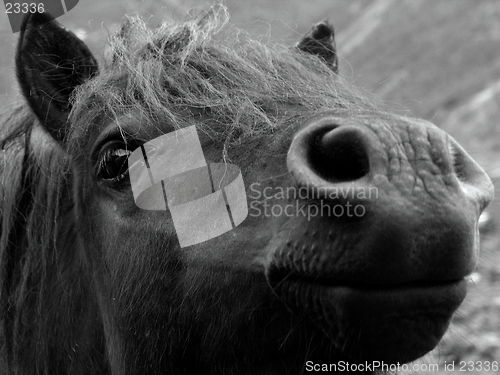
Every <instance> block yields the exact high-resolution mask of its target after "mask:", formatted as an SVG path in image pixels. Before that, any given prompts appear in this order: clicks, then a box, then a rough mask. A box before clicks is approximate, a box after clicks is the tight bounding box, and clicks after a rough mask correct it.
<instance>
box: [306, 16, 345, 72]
mask: <svg viewBox="0 0 500 375" xmlns="http://www.w3.org/2000/svg"><path fill="white" fill-rule="evenodd" d="M296 47H297V48H298V49H299V50H301V51H303V52H307V53H310V54H313V55H317V56H320V57H321V58H323V60H325V62H326V63H327V64H328V65H329V66H330V67H331V68H332V70H333V71H334V72H335V73H338V66H339V64H338V58H337V48H336V45H335V32H334V30H333V26H332V25H330V24H329V23H328V22H326V21H325V22H320V23H318V24H317V25H314V26H313V28H312V29H311V31H309V32H308V33H307V34H306V35H305V36H304V37H303V38H302V39H301V40H300V42H298V43H297V46H296Z"/></svg>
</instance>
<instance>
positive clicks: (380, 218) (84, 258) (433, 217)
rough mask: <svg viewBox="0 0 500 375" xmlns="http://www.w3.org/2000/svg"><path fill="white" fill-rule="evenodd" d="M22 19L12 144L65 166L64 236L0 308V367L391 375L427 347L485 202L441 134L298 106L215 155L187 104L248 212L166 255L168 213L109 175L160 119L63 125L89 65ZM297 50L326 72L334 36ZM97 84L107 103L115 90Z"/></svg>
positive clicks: (413, 123)
mask: <svg viewBox="0 0 500 375" xmlns="http://www.w3.org/2000/svg"><path fill="white" fill-rule="evenodd" d="M29 17H31V18H29ZM29 17H28V18H27V20H26V21H25V29H26V30H24V31H23V33H22V35H21V37H20V43H19V46H18V53H17V57H16V67H17V73H18V78H19V81H20V84H21V87H22V90H23V94H24V96H25V98H26V100H27V102H28V106H29V109H30V111H31V112H32V113H33V114H34V115H36V117H37V119H38V120H36V121H35V125H34V130H33V131H32V132H31V133H30V134H31V137H32V139H31V146H32V147H33V149H34V150H35V151H36V152H39V153H42V152H48V151H47V150H42V151H40V149H41V148H42V147H41V146H39V149H37V148H36V147H35V146H36V145H40V144H41V143H42V142H41V141H40V139H45V141H44V142H45V143H44V144H43V147H45V148H46V149H51V150H52V151H51V152H53V154H50V155H54V156H53V157H54V158H55V157H59V158H62V156H61V155H64V158H65V159H64V160H68V167H67V169H66V170H65V171H66V174H65V175H64V176H63V177H64V178H61V181H62V182H61V184H66V185H63V186H64V188H61V189H60V194H61V195H62V196H61V197H59V198H60V201H61V206H62V207H63V208H62V209H61V212H62V213H61V216H60V217H57V218H51V220H52V219H53V220H54V221H57V223H58V225H59V226H60V227H61V228H65V229H64V230H60V231H59V232H58V233H57V235H54V237H56V238H57V241H55V242H56V243H55V245H54V248H51V249H49V250H47V251H46V252H45V253H46V254H48V256H47V259H46V263H47V264H48V265H49V266H47V268H48V269H49V271H51V272H49V271H46V270H45V269H44V272H45V274H43V272H39V273H37V272H38V268H36V267H37V265H35V266H33V267H32V268H34V269H35V271H33V274H34V275H35V276H33V277H38V274H42V277H43V276H44V277H45V279H42V280H41V281H39V280H37V279H34V280H35V281H36V283H37V284H35V285H42V281H43V282H45V284H43V285H48V287H47V290H48V291H49V292H50V298H41V299H40V300H39V301H38V300H36V301H37V303H39V304H38V305H36V304H33V305H32V308H31V309H30V308H29V307H25V306H29V305H28V302H29V301H28V302H27V303H26V305H25V306H23V308H24V310H23V309H21V313H19V314H17V315H15V314H14V313H13V314H12V316H13V317H14V318H16V319H17V320H16V321H22V322H23V324H25V325H23V324H18V325H17V326H15V327H14V328H12V327H11V326H9V325H8V324H6V325H5V327H7V328H9V327H10V328H11V333H9V334H10V336H9V337H11V338H10V340H11V341H12V342H14V343H15V344H16V345H17V346H16V345H14V344H12V345H11V347H12V348H14V349H9V350H10V354H9V355H10V357H9V358H13V359H10V362H9V363H10V364H11V365H9V366H10V368H11V369H14V370H12V373H24V374H28V373H30V374H31V373H33V374H35V373H37V374H38V373H40V372H39V371H44V372H43V373H44V374H51V375H52V374H66V373H74V374H76V373H78V374H90V373H95V374H98V373H99V374H101V373H106V374H113V375H118V374H120V375H121V374H259V375H266V374H269V375H270V374H302V373H304V372H305V371H308V372H309V369H310V368H308V367H306V366H307V363H309V365H312V364H337V363H339V362H340V361H346V362H349V363H351V364H365V363H366V362H367V361H380V362H382V361H383V362H384V363H386V364H396V363H405V362H409V361H412V360H415V359H417V358H419V357H420V356H422V355H424V354H425V353H427V352H428V351H430V350H432V349H433V348H434V347H435V346H436V345H437V343H438V342H439V340H440V338H441V337H442V336H443V334H444V332H445V331H446V329H447V327H448V324H449V322H450V319H451V317H452V314H453V313H454V311H455V310H456V309H457V308H458V306H459V305H460V303H461V302H462V301H463V299H464V298H465V295H466V291H467V285H466V284H467V282H466V278H467V276H468V275H469V274H470V273H471V272H472V271H473V269H474V266H475V264H476V262H477V259H478V251H479V233H478V225H477V223H478V218H479V215H480V213H481V211H482V210H483V209H484V208H485V207H486V205H487V204H488V203H489V201H490V200H491V199H492V197H493V186H492V183H491V181H490V179H489V178H488V176H487V175H486V174H485V172H484V171H483V170H482V169H481V168H480V167H479V166H478V165H477V164H476V163H475V162H474V161H473V160H472V159H471V158H470V156H469V155H467V153H466V152H465V151H464V150H463V149H462V148H461V147H460V146H459V145H458V144H457V142H456V141H455V140H454V139H453V138H452V137H450V136H449V135H448V134H446V133H445V132H443V131H442V130H440V129H438V128H437V127H436V126H434V125H433V124H431V123H429V122H426V121H423V120H417V119H413V118H409V117H401V116H396V115H391V114H387V113H385V112H377V111H367V110H358V109H356V108H354V109H352V108H344V107H342V106H341V105H338V106H334V105H333V106H332V108H326V109H323V110H318V111H315V110H314V111H313V110H307V111H306V109H302V108H301V109H299V110H297V113H298V115H297V116H290V117H289V118H290V121H289V122H288V123H283V124H281V125H280V126H276V127H275V128H273V129H271V130H269V131H267V132H261V133H258V134H250V133H248V134H243V135H241V137H240V139H239V143H237V146H234V144H232V146H231V147H227V144H228V143H227V142H226V140H225V139H224V137H219V138H217V137H213V136H212V135H213V134H226V130H227V129H228V127H229V125H228V124H226V123H224V122H223V121H219V122H217V121H214V119H213V118H210V116H211V115H212V114H213V111H212V113H210V111H208V110H204V108H201V109H200V108H194V109H193V108H189V110H187V109H186V111H185V115H186V116H187V118H189V119H190V121H191V120H192V122H191V123H190V125H193V126H195V129H196V131H197V135H198V137H199V140H200V144H201V148H202V150H203V155H204V158H205V160H206V162H207V163H222V164H224V163H228V162H229V163H231V164H233V165H235V166H237V167H238V168H239V169H240V170H241V175H242V179H243V182H244V186H245V194H246V196H245V197H240V199H244V200H246V203H247V207H248V215H247V217H246V218H245V220H243V221H242V222H241V223H240V224H239V225H235V226H234V228H233V229H232V230H229V231H227V232H225V233H223V234H221V235H218V236H215V237H213V238H211V239H209V240H206V241H202V242H200V243H197V244H194V245H190V246H184V247H181V244H180V242H179V237H178V234H177V232H176V227H175V223H174V219H173V216H172V213H171V211H170V210H169V209H167V207H166V206H165V208H164V209H154V210H151V209H142V208H139V207H138V205H137V204H136V200H135V198H136V197H134V194H133V190H132V186H131V178H130V177H129V175H128V174H127V173H128V172H127V171H126V168H125V170H122V169H120V168H122V167H123V165H125V164H123V156H124V155H130V154H127V152H128V151H133V150H135V149H139V148H140V147H141V146H144V145H145V144H146V143H148V142H150V141H152V140H154V139H156V138H158V137H161V136H163V135H165V134H168V133H171V132H173V131H177V130H176V129H178V128H177V127H176V126H177V125H178V124H172V123H171V122H169V121H168V120H167V119H166V118H161V117H159V116H155V115H154V114H151V113H148V112H147V111H144V110H143V111H139V110H137V109H136V110H134V109H133V108H128V110H127V111H123V108H121V109H120V111H118V110H117V111H116V113H113V114H110V113H108V112H109V111H108V112H106V111H104V110H102V111H101V112H102V113H101V112H99V115H96V116H94V117H92V119H93V120H92V121H89V120H88V118H86V117H85V116H83V115H82V116H76V115H75V112H72V113H71V115H69V112H70V109H71V105H72V103H75V101H73V102H72V101H71V100H70V94H72V93H73V91H75V90H76V87H79V86H80V85H83V86H82V87H84V90H85V88H86V87H91V86H90V85H91V84H92V80H97V81H98V80H99V79H100V74H101V73H100V72H99V69H98V67H97V62H96V61H95V59H94V58H93V56H92V54H91V53H90V51H89V50H88V49H87V48H86V47H85V45H84V44H83V43H82V42H81V41H80V40H78V39H77V38H76V37H75V36H74V35H73V34H71V33H69V32H68V31H66V30H65V29H63V28H61V27H60V26H59V25H58V24H57V23H56V22H55V21H51V20H50V19H48V18H47V17H48V16H46V15H40V14H37V15H32V16H29ZM26 25H27V26H30V27H29V28H28V27H27V26H26ZM123 34H126V33H123ZM182 35H183V34H182ZM304 40H305V42H304V41H302V42H301V43H299V45H298V46H297V47H296V48H299V49H300V48H302V51H303V52H299V51H297V52H293V53H296V54H298V55H297V56H298V57H297V59H305V58H304V57H301V56H302V55H301V54H300V53H314V54H318V56H319V58H323V60H324V61H320V60H318V59H316V57H314V59H310V60H307V61H310V62H311V64H320V63H321V64H323V62H324V63H326V64H329V67H330V68H331V69H333V70H334V72H335V73H336V71H337V57H336V54H335V48H334V44H333V29H330V28H329V26H328V25H326V24H323V25H322V26H321V27H319V26H318V27H316V28H315V29H313V31H312V33H311V36H310V37H308V39H304ZM61 41H62V42H64V43H61ZM174 42H175V43H177V44H179V43H180V42H179V40H177V39H174V40H173V42H172V43H171V44H172V46H173V47H172V48H174V47H175V46H176V45H177V44H175V43H174ZM254 45H255V44H254ZM146 47H151V45H148V46H146ZM150 49H153V47H151V48H150ZM140 51H142V50H140ZM144 51H146V52H147V53H149V52H148V51H149V49H147V48H144ZM210 51H212V52H213V51H218V50H217V49H216V47H213V50H210ZM322 51H326V52H325V54H324V55H323V56H322V55H321V53H322ZM146 52H144V53H145V54H146ZM213 53H215V52H213ZM147 56H149V55H147ZM141 58H144V57H143V55H141ZM153 58H157V57H154V56H153V57H151V59H153ZM301 61H302V60H301ZM283 64H284V63H283ZM141 66H142V65H141ZM315 66H316V65H315ZM112 67H113V66H112V65H111V68H110V69H113V68H112ZM122 68H123V67H122ZM184 68H186V67H184ZM208 68H209V67H205V68H204V69H205V70H204V71H203V72H204V73H206V71H207V70H208ZM303 68H304V69H306V67H305V66H304V67H303ZM123 69H125V68H123ZM186 69H187V68H186ZM199 69H201V68H199ZM242 69H243V68H242ZM311 69H312V68H311ZM324 69H326V68H324V67H323V70H324ZM106 72H107V73H106V74H108V75H109V77H111V78H109V80H108V81H105V84H107V85H108V86H106V87H107V88H108V89H109V91H110V92H111V90H112V89H113V90H115V91H113V93H116V90H117V87H118V88H120V87H121V86H120V85H125V84H124V83H123V82H122V81H120V79H123V81H126V80H125V78H126V77H125V78H123V77H122V76H119V77H120V79H114V78H115V76H113V75H112V74H113V72H111V73H110V72H109V71H106ZM117 76H118V75H117ZM333 77H336V76H333ZM139 78H141V77H139ZM139 78H137V77H136V79H139ZM209 79H210V77H208V78H206V77H205V76H203V81H202V82H203V84H205V83H206V81H207V80H209ZM87 81H89V82H90V84H89V86H85V85H86V82H87ZM113 85H114V86H113ZM122 91H125V88H123V90H122ZM172 91H174V90H173V89H172ZM193 91H195V89H193ZM106 93H107V90H104V94H102V93H101V94H102V96H105V94H106ZM142 94H143V95H144V92H142ZM175 94H176V95H177V96H176V97H174V99H172V100H178V99H179V95H180V94H179V93H178V92H176V93H175ZM188 94H189V93H188ZM110 95H111V94H110ZM158 95H159V94H158ZM186 95H187V94H186ZM136 96H138V95H136ZM82 97H83V98H86V99H85V100H87V102H84V103H83V104H82V103H76V104H75V105H78V108H79V110H80V111H81V112H82V111H83V110H82V108H85V109H88V110H89V111H91V110H94V111H96V112H98V111H97V110H96V109H95V108H99V102H98V101H97V100H96V99H95V98H94V97H93V96H92V95H88V97H85V95H83V94H82V93H81V92H80V96H77V98H78V99H81V98H82ZM93 100H94V101H93ZM179 100H180V99H179ZM258 104H259V105H261V104H262V103H258ZM267 104H269V103H267ZM271 104H273V103H271ZM148 105H151V106H152V104H151V103H146V104H145V105H144V107H145V108H146V107H147V106H148ZM252 105H253V106H255V105H256V104H255V103H253V104H252ZM270 107H271V108H274V107H273V106H272V105H270ZM275 107H276V108H277V107H278V106H277V105H276V106H275ZM281 110H282V108H279V110H278V114H279V113H281V112H280V111H281ZM183 113H184V112H183ZM301 113H305V114H306V115H300V114H301ZM277 117H278V116H277ZM278 119H279V118H278ZM208 120H210V121H208ZM207 124H209V125H207ZM207 126H209V127H210V131H212V132H213V133H211V132H210V131H207ZM181 130H182V129H181ZM125 134H126V135H128V137H129V139H128V140H127V142H128V143H127V142H125V141H126V140H125V138H126V137H125V136H124V135H125ZM130 138H133V139H130ZM221 138H222V139H221ZM235 138H237V135H235ZM47 139H50V142H49V141H47ZM56 149H57V150H58V151H54V150H56ZM118 151H119V152H118ZM193 152H194V151H193ZM120 160H121V161H122V162H121V163H118V161H120ZM114 164H116V165H114ZM115 167H117V168H115ZM42 172H43V173H40V175H42V178H43V177H44V176H46V175H50V173H52V171H47V170H42ZM115 175H116V176H115ZM51 177H52V178H56V177H59V176H51ZM190 188H192V186H191V185H186V190H188V189H190ZM163 203H164V204H165V202H163ZM191 215H192V216H195V215H196V213H194V212H193V213H192V214H191ZM214 226H215V224H214ZM45 253H44V254H45ZM37 254H38V253H37ZM36 256H38V255H32V257H33V258H34V259H36ZM28 266H30V265H29V264H28ZM28 266H26V268H27V269H29V267H28ZM23 267H24V266H23ZM50 267H52V268H50ZM17 269H21V270H22V271H23V270H24V269H23V268H22V267H18V268H17ZM23 272H24V271H23ZM20 274H21V275H22V273H20ZM26 277H31V276H29V275H28V276H26ZM12 282H13V283H14V282H15V280H14V281H12ZM44 296H46V295H44ZM65 313H66V315H65ZM22 314H25V315H22ZM25 316H27V317H29V319H28V318H26V319H24V320H23V318H24V317H25ZM25 326H26V327H29V328H23V327H25ZM32 327H35V328H37V329H38V331H36V332H38V336H37V337H35V338H33V337H31V336H32V335H33V334H32V332H31V328H32ZM40 327H42V328H40ZM35 328H33V329H35ZM16 329H17V331H16ZM18 331H19V332H21V333H19V334H18V335H17V336H16V334H17V333H16V332H18ZM16 340H17V341H16ZM30 350H31V352H30ZM12 364H13V365H12ZM18 369H20V370H19V371H18ZM40 369H42V370H40ZM349 369H350V370H353V369H352V368H349ZM357 369H358V370H363V369H364V370H369V371H372V370H374V369H366V368H362V367H358V368H357ZM375 370H377V369H375ZM16 371H17V372H16Z"/></svg>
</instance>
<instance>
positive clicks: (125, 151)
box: [97, 143, 133, 182]
mask: <svg viewBox="0 0 500 375" xmlns="http://www.w3.org/2000/svg"><path fill="white" fill-rule="evenodd" d="M132 151H133V150H131V149H129V148H127V147H126V145H125V144H123V143H121V144H120V143H119V144H114V145H111V146H110V147H106V148H105V149H103V150H102V151H101V154H100V156H99V161H98V168H97V175H98V176H99V177H100V178H101V179H103V180H105V181H108V182H121V181H123V180H124V179H125V177H127V174H128V157H129V156H130V154H131V153H132Z"/></svg>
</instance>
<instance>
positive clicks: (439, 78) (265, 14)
mask: <svg viewBox="0 0 500 375" xmlns="http://www.w3.org/2000/svg"><path fill="white" fill-rule="evenodd" d="M211 4H212V3H211V2H208V1H207V2H206V1H195V0H185V1H183V0H143V1H140V2H138V1H136V0H129V1H123V0H122V1H118V0H80V1H79V3H78V5H77V6H76V7H75V8H74V9H73V10H71V11H70V12H69V13H67V14H65V15H63V16H62V17H60V18H59V19H58V21H59V22H60V23H62V24H63V25H64V26H65V27H66V28H68V29H70V30H72V31H74V32H75V33H76V34H77V35H78V36H79V37H80V38H82V39H83V40H84V41H85V42H86V43H87V44H88V45H89V46H90V49H91V50H92V52H93V53H94V54H95V56H97V57H98V58H100V59H102V58H103V51H104V47H105V44H106V38H107V35H108V32H109V30H111V29H112V28H113V27H115V26H116V24H117V23H119V22H120V20H121V18H122V16H123V15H124V14H126V13H140V14H142V15H143V16H144V17H146V18H147V19H149V22H150V24H151V25H152V26H155V25H157V24H158V23H159V22H160V21H161V20H162V19H180V20H182V19H184V18H186V17H187V16H188V15H189V14H192V13H196V10H200V9H204V8H207V7H208V6H210V5H211ZM225 4H226V5H227V7H228V8H229V11H230V13H231V18H232V21H233V22H234V23H236V24H237V25H238V26H240V27H241V28H243V29H245V30H248V31H250V32H251V33H253V34H254V35H256V36H257V37H258V38H259V39H261V40H263V41H266V40H269V41H273V42H276V41H279V42H283V43H287V44H290V45H293V44H294V43H296V42H297V41H298V40H299V38H300V37H301V36H302V35H303V34H305V33H306V32H307V31H308V30H309V29H310V28H311V26H312V25H313V24H314V23H317V22H319V21H323V20H325V19H327V20H329V21H331V22H332V23H333V25H334V26H335V30H336V40H337V46H338V50H339V51H338V52H339V57H340V74H342V75H343V76H344V77H346V78H348V79H349V80H351V81H353V82H354V84H356V85H357V86H359V87H360V88H363V89H365V90H366V91H368V92H369V93H371V95H373V96H375V97H376V98H378V99H379V100H380V101H383V102H384V105H385V106H386V107H387V106H388V107H389V108H391V109H392V110H394V111H395V112H397V113H400V114H406V115H412V116H417V117H422V118H425V119H427V120H430V121H432V122H434V123H435V124H436V125H437V126H440V127H442V128H443V129H444V130H446V131H447V132H449V133H450V134H451V135H452V136H453V137H454V138H455V139H457V140H458V142H459V143H460V144H461V145H462V146H463V147H464V148H465V149H466V150H467V151H468V152H469V153H470V154H471V155H472V156H473V157H474V158H475V159H476V161H477V162H478V163H479V164H480V165H481V166H483V168H484V169H485V170H486V171H487V172H488V174H489V175H490V176H491V178H492V179H493V181H494V183H495V190H496V192H497V194H496V195H497V198H496V200H495V201H494V202H493V203H492V204H491V205H490V206H489V208H488V209H487V211H486V213H485V214H484V215H483V216H482V218H481V222H480V229H481V234H482V237H481V239H482V245H481V257H480V262H479V264H478V266H477V269H476V272H475V273H474V274H473V275H472V276H471V280H470V283H469V289H470V290H469V294H468V296H467V299H466V301H465V302H464V304H463V305H462V307H461V308H460V310H459V311H458V312H457V314H456V315H455V317H454V319H453V322H452V325H451V328H450V330H449V331H448V333H447V334H446V336H445V338H444V340H443V341H442V342H441V344H440V345H439V347H438V348H437V349H436V350H435V351H434V352H433V353H431V354H429V355H427V356H426V357H424V358H422V359H421V360H419V361H418V363H420V364H436V363H440V364H441V366H440V369H441V371H440V372H441V373H442V374H444V373H446V374H450V373H453V372H451V371H444V367H443V364H444V363H445V362H446V363H448V364H449V363H451V362H452V361H455V373H457V374H458V373H461V374H462V373H464V371H460V365H459V363H460V361H482V362H481V363H483V364H484V363H485V362H484V361H495V360H496V361H499V362H500V203H499V202H500V193H499V187H500V1H498V0H475V1H469V0H454V1H450V0H407V1H403V0H349V1H347V0H309V1H300V0H292V1H286V0H273V1H268V0H256V1H249V0H246V1H237V0H226V1H225ZM0 34H1V35H0V51H1V52H0V108H1V109H0V110H1V111H9V110H10V108H12V105H13V104H14V103H15V102H16V101H19V100H20V97H19V94H18V92H19V90H18V88H17V85H16V81H15V74H14V63H13V58H14V48H15V43H16V40H17V38H18V36H19V34H18V33H17V34H13V33H12V31H11V29H10V26H9V20H8V18H7V15H6V14H5V13H4V12H1V14H0ZM474 368H475V369H476V370H474V371H467V373H475V374H492V373H500V371H496V372H495V371H492V370H490V371H486V370H483V371H480V370H478V368H479V366H477V365H475V367H474ZM412 373H418V374H426V373H429V374H430V373H434V374H435V373H436V372H434V371H428V372H425V371H418V372H412Z"/></svg>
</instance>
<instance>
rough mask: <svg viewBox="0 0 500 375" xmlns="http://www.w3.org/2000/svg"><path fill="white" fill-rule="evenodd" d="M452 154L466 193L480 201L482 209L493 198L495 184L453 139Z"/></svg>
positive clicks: (451, 144) (454, 168)
mask: <svg viewBox="0 0 500 375" xmlns="http://www.w3.org/2000/svg"><path fill="white" fill-rule="evenodd" d="M449 149H450V154H451V157H452V160H453V171H454V173H455V174H456V176H457V178H458V180H459V181H460V186H461V188H462V191H463V192H464V194H465V195H466V196H467V197H469V198H471V199H472V200H475V201H477V202H478V203H479V210H480V211H482V210H483V209H484V208H485V207H486V206H487V205H488V203H489V202H490V201H491V200H492V199H493V195H494V188H493V184H492V182H491V180H490V178H489V177H488V175H487V174H486V172H484V170H483V169H482V168H481V167H480V166H479V165H478V164H477V163H476V162H475V161H474V160H473V159H472V158H471V157H470V156H469V155H468V154H467V152H466V151H465V150H464V149H463V148H462V147H461V146H460V145H459V144H458V143H457V142H455V140H453V139H451V142H450V143H449Z"/></svg>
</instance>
